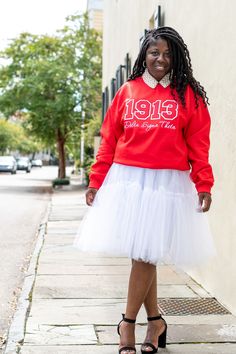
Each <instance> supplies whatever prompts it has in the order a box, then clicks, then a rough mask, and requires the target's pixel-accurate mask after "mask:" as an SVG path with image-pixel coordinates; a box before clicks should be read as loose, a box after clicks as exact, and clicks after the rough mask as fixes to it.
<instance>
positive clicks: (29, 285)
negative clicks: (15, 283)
mask: <svg viewBox="0 0 236 354" xmlns="http://www.w3.org/2000/svg"><path fill="white" fill-rule="evenodd" d="M50 209H51V202H49V205H48V207H47V211H46V214H45V216H44V217H43V220H42V222H41V223H40V226H39V228H38V237H37V242H36V245H35V248H34V251H33V254H32V257H31V259H30V264H29V268H28V270H27V273H26V275H25V279H24V283H23V287H22V290H21V295H20V297H19V299H18V304H17V309H16V311H15V314H14V316H13V320H12V322H11V325H10V328H9V331H8V335H7V343H6V346H5V349H4V351H3V353H4V354H14V353H19V351H20V347H21V345H22V344H23V341H24V337H25V325H26V321H27V317H28V314H29V310H30V306H31V301H32V300H31V294H32V290H33V287H34V282H35V279H36V274H37V264H38V259H39V255H40V252H41V250H42V246H43V243H44V238H45V234H46V229H47V222H48V216H49V212H50Z"/></svg>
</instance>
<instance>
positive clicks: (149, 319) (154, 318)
mask: <svg viewBox="0 0 236 354" xmlns="http://www.w3.org/2000/svg"><path fill="white" fill-rule="evenodd" d="M161 318H162V315H158V316H155V317H148V318H147V320H148V321H156V320H160V319H161Z"/></svg>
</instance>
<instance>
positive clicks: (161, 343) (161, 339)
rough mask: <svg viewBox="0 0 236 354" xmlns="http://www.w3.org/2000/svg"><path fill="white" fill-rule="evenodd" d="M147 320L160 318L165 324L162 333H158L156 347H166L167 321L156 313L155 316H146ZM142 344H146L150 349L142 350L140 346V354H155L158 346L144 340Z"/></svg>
mask: <svg viewBox="0 0 236 354" xmlns="http://www.w3.org/2000/svg"><path fill="white" fill-rule="evenodd" d="M147 320H148V321H157V320H162V321H163V322H164V324H165V330H164V332H163V333H162V334H160V335H159V337H158V347H159V348H165V347H166V335H167V323H166V321H165V320H164V318H163V317H162V315H158V316H155V317H148V318H147ZM142 346H146V347H150V348H152V351H148V350H144V349H142V348H141V353H142V354H147V353H148V354H155V353H157V352H158V347H157V348H156V347H155V346H154V345H153V344H152V343H150V342H144V343H143V344H142Z"/></svg>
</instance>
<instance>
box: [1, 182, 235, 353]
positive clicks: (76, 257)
mask: <svg viewBox="0 0 236 354" xmlns="http://www.w3.org/2000/svg"><path fill="white" fill-rule="evenodd" d="M86 210H87V207H86V206H85V202H84V191H83V190H80V189H79V188H75V186H74V187H73V185H72V187H63V189H61V190H56V191H55V192H54V194H53V197H52V204H51V210H50V213H49V218H48V222H47V231H46V234H45V236H44V243H43V246H42V248H41V252H40V255H39V258H38V263H37V271H36V280H35V283H34V287H33V291H32V294H31V296H30V300H31V308H30V311H29V314H28V316H27V322H26V327H25V336H24V342H23V344H22V345H21V346H20V347H19V349H18V350H19V352H20V353H22V354H45V353H47V354H50V353H53V354H57V353H58V354H62V353H63V354H69V353H71V354H74V353H78V354H91V353H93V354H113V353H114V354H115V353H118V350H117V345H118V339H119V338H118V336H117V333H116V325H117V323H118V322H119V320H120V318H121V313H122V312H124V309H125V302H126V289H127V283H128V275H129V270H130V261H129V260H128V259H126V258H121V257H116V258H115V257H110V256H107V255H101V254H85V253H81V252H79V251H78V250H76V249H75V248H74V247H73V245H72V244H73V240H74V237H75V234H76V231H77V228H78V226H79V223H80V222H81V219H82V217H83V215H84V214H85V213H86ZM94 237H96V235H95V236H94ZM158 280H159V288H158V290H159V294H158V296H159V298H161V301H160V306H161V309H162V310H163V312H164V313H166V315H165V316H164V317H165V319H166V321H167V323H168V346H167V348H166V349H159V352H160V353H173V354H174V353H176V354H177V353H178V354H193V353H205V354H213V353H214V354H226V353H227V354H230V353H232V354H233V353H234V354H235V353H236V318H235V316H233V315H231V314H230V313H227V311H226V310H225V309H224V308H221V306H220V304H217V302H215V301H214V299H212V298H211V295H210V294H209V293H207V292H206V290H204V289H203V288H202V287H201V286H200V285H199V284H197V283H195V282H194V281H193V280H192V279H191V278H190V277H189V276H188V275H187V274H185V273H183V272H181V271H179V270H177V269H175V268H173V267H170V266H166V265H163V266H160V267H158ZM203 305H204V306H205V307H206V308H205V309H204V308H202V307H203ZM217 306H218V307H217ZM221 310H222V314H219V312H220V311H221ZM201 312H202V313H203V314H201ZM191 313H192V314H191ZM145 324H146V316H145V312H144V309H142V310H141V312H140V314H139V316H138V318H137V331H136V332H137V343H138V345H137V353H140V349H139V348H140V346H139V344H140V343H141V342H142V340H143V338H144V336H145V328H146V327H145ZM9 340H12V338H9ZM5 353H6V354H9V353H13V351H12V349H11V350H9V349H7V350H6V351H5Z"/></svg>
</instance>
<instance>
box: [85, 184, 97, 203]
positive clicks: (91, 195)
mask: <svg viewBox="0 0 236 354" xmlns="http://www.w3.org/2000/svg"><path fill="white" fill-rule="evenodd" d="M97 191H98V190H97V189H96V188H88V190H87V192H86V194H85V196H86V203H87V205H89V206H91V205H92V204H93V201H94V198H95V195H96V193H97Z"/></svg>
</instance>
